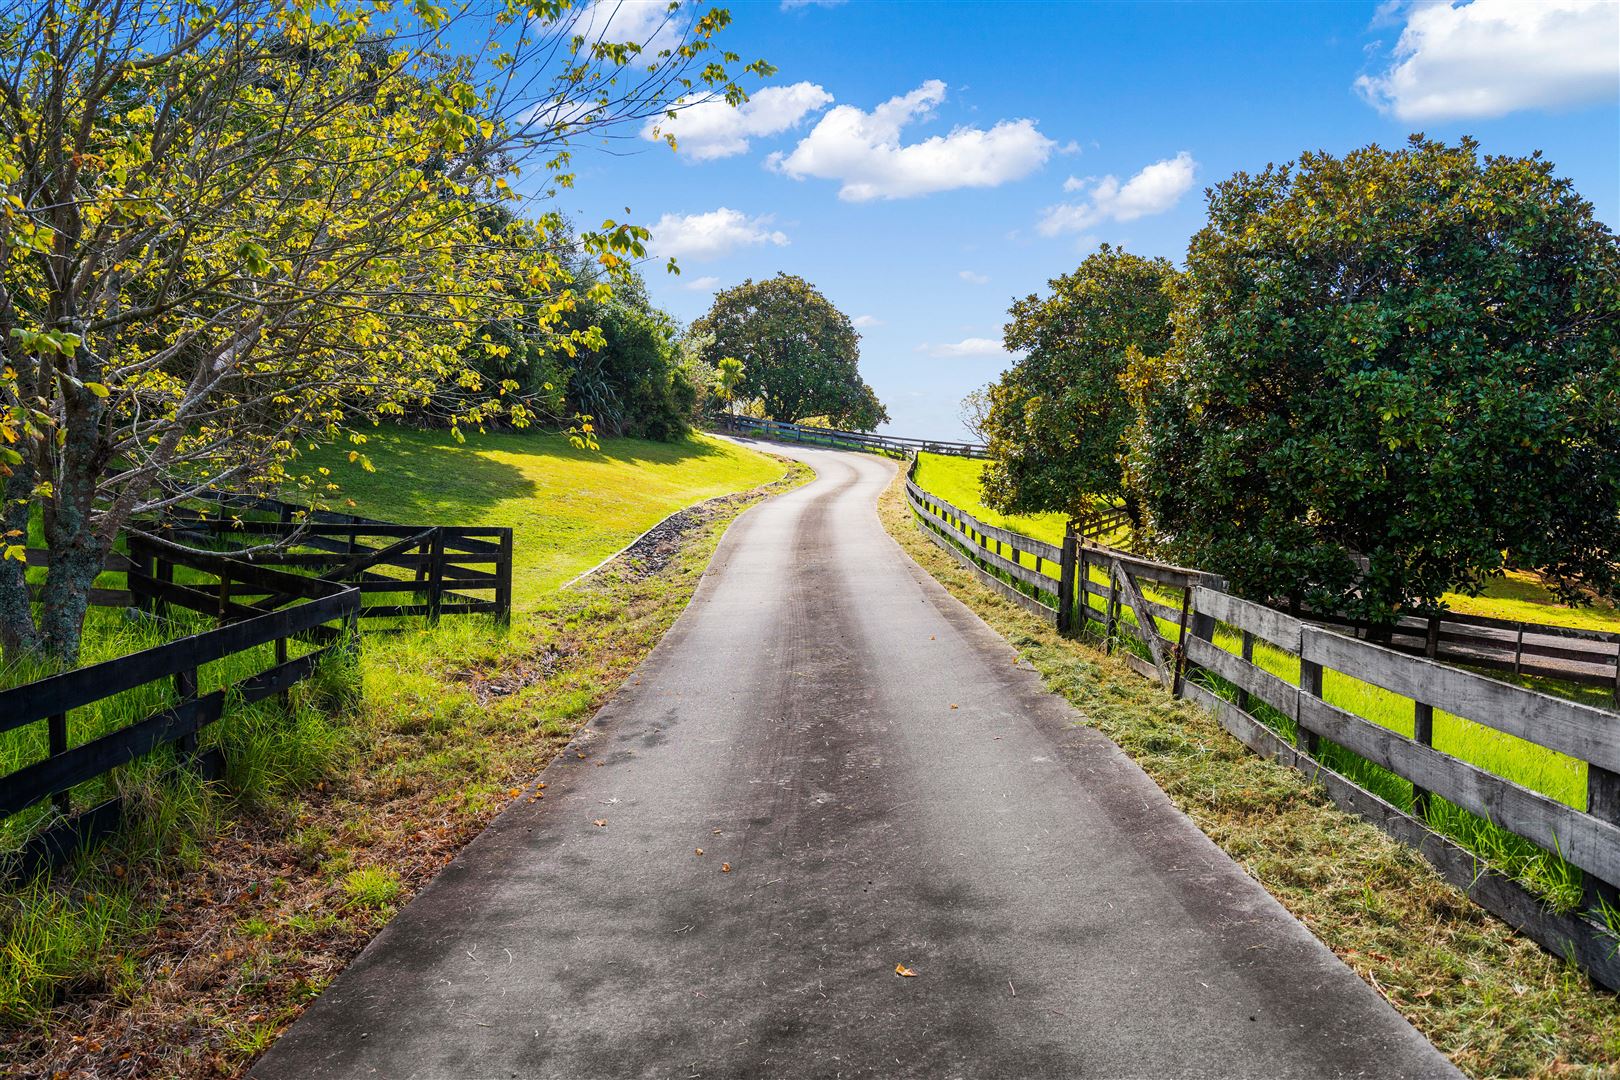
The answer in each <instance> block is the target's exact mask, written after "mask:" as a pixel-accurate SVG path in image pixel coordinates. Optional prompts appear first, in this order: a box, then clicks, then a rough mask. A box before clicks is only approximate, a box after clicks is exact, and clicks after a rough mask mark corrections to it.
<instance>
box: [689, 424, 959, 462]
mask: <svg viewBox="0 0 1620 1080" xmlns="http://www.w3.org/2000/svg"><path fill="white" fill-rule="evenodd" d="M715 423H716V426H717V427H719V428H720V430H722V431H729V432H731V433H732V434H734V435H744V436H747V437H749V438H756V439H782V440H785V441H788V442H802V443H810V444H812V445H817V446H830V447H835V448H841V449H846V450H880V451H886V452H890V453H896V454H913V453H917V452H918V451H922V452H924V453H929V454H951V455H954V456H956V457H969V458H982V457H986V456H988V451H987V449H986V447H985V446H984V444H983V443H972V442H952V441H950V440H944V439H910V438H903V437H901V436H898V435H873V434H872V433H870V432H866V431H841V430H839V429H837V428H823V427H811V426H809V425H806V424H790V423H788V422H787V421H785V420H756V419H755V418H753V417H751V416H730V415H722V416H720V417H719V418H718V419H717V420H716V422H715Z"/></svg>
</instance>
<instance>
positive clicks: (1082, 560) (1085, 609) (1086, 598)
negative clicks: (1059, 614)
mask: <svg viewBox="0 0 1620 1080" xmlns="http://www.w3.org/2000/svg"><path fill="white" fill-rule="evenodd" d="M1074 546H1075V547H1076V548H1078V549H1079V558H1077V559H1076V560H1075V567H1074V577H1075V594H1074V596H1075V604H1076V607H1077V610H1078V612H1079V620H1078V623H1077V625H1076V626H1075V629H1076V630H1077V631H1078V632H1079V633H1080V636H1081V637H1084V636H1085V635H1086V634H1087V633H1088V632H1089V629H1090V626H1091V559H1090V558H1089V557H1088V556H1087V555H1086V538H1085V536H1084V535H1082V534H1080V533H1076V534H1075V537H1074Z"/></svg>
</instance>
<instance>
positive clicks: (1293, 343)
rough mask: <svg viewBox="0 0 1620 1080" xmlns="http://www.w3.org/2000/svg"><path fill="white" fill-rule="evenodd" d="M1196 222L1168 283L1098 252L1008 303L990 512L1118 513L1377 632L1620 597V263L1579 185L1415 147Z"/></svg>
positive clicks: (1241, 201) (1273, 186)
mask: <svg viewBox="0 0 1620 1080" xmlns="http://www.w3.org/2000/svg"><path fill="white" fill-rule="evenodd" d="M1208 199H1209V218H1208V222H1207V223H1206V225H1205V226H1204V228H1203V229H1202V230H1200V231H1199V232H1198V233H1197V234H1196V235H1195V236H1194V237H1193V238H1192V241H1191V243H1190V245H1189V248H1188V252H1187V257H1186V262H1185V264H1184V266H1183V267H1182V268H1180V269H1178V268H1176V267H1174V266H1173V265H1171V264H1170V263H1169V262H1167V261H1166V260H1163V259H1144V258H1140V257H1138V256H1135V255H1131V254H1128V253H1126V252H1124V251H1121V250H1118V249H1114V248H1110V247H1106V246H1105V247H1103V248H1101V249H1100V250H1099V251H1097V252H1096V253H1095V254H1093V255H1091V256H1090V257H1088V258H1087V259H1085V260H1084V261H1083V262H1082V263H1081V265H1080V266H1079V268H1078V269H1076V270H1075V271H1074V272H1073V273H1071V274H1067V275H1064V276H1062V277H1059V278H1056V279H1054V280H1053V281H1052V282H1050V287H1051V291H1050V293H1049V294H1048V295H1046V296H1030V297H1027V298H1025V299H1022V300H1019V301H1018V302H1016V303H1015V304H1014V305H1013V307H1012V310H1011V321H1010V322H1009V323H1008V324H1007V327H1006V344H1007V347H1008V348H1009V349H1010V350H1016V351H1019V352H1021V353H1022V354H1023V355H1022V357H1021V359H1019V360H1018V361H1017V362H1016V363H1014V365H1013V366H1012V367H1011V368H1010V369H1009V370H1008V371H1007V372H1006V373H1005V374H1004V375H1003V376H1002V377H1001V379H1000V380H999V381H998V382H996V383H994V384H992V385H991V386H990V387H989V388H988V397H989V407H988V410H987V412H986V413H985V414H984V415H983V428H984V432H985V435H986V436H987V438H988V441H989V444H990V451H991V455H992V461H991V463H990V464H989V465H988V466H987V468H986V472H985V478H984V495H985V498H986V500H987V502H989V503H990V504H991V505H993V506H996V507H997V508H1000V509H1003V510H1007V511H1034V510H1057V511H1064V512H1067V513H1070V514H1071V515H1075V516H1079V515H1082V514H1084V513H1085V512H1086V508H1087V506H1088V502H1087V500H1086V498H1085V497H1086V496H1087V495H1095V494H1106V495H1111V496H1114V497H1116V498H1118V499H1121V500H1123V501H1124V503H1125V505H1126V507H1127V508H1128V510H1129V511H1130V514H1131V516H1132V519H1133V521H1134V523H1135V526H1136V532H1137V536H1138V538H1139V540H1140V541H1141V542H1142V543H1143V544H1145V545H1147V546H1149V547H1150V548H1151V549H1153V550H1155V551H1157V552H1158V553H1160V554H1162V555H1163V556H1165V557H1167V558H1170V559H1174V560H1178V561H1181V562H1184V563H1187V564H1191V565H1196V566H1198V567H1200V568H1203V569H1207V570H1211V571H1214V572H1216V573H1220V574H1222V575H1224V576H1226V577H1227V578H1228V580H1229V581H1230V582H1231V585H1232V587H1233V588H1234V589H1235V590H1236V591H1238V592H1239V593H1241V594H1244V595H1248V596H1251V597H1255V598H1261V599H1269V600H1282V601H1288V602H1293V603H1298V604H1302V605H1306V606H1309V607H1312V608H1315V609H1319V610H1338V611H1343V612H1348V613H1351V614H1355V615H1359V616H1364V617H1368V618H1371V619H1373V620H1375V621H1381V620H1387V619H1390V618H1392V617H1393V616H1394V615H1395V614H1397V613H1398V612H1400V611H1404V610H1414V609H1417V610H1422V609H1428V608H1432V607H1434V606H1436V605H1438V604H1439V602H1440V598H1441V597H1442V596H1443V595H1444V594H1446V593H1448V592H1452V591H1463V592H1472V591H1477V590H1478V589H1479V588H1480V587H1481V586H1483V585H1484V584H1485V582H1486V581H1488V580H1489V579H1490V578H1491V577H1492V576H1494V575H1496V574H1498V573H1500V572H1502V571H1503V570H1507V569H1528V570H1534V571H1538V572H1539V573H1540V574H1542V575H1543V577H1544V579H1545V580H1546V581H1547V582H1548V583H1549V585H1550V586H1551V587H1552V588H1553V589H1554V590H1555V591H1556V592H1557V593H1558V594H1559V595H1560V597H1561V598H1562V599H1564V600H1566V601H1570V602H1580V601H1582V600H1587V599H1590V598H1592V597H1599V596H1601V597H1614V596H1615V595H1616V593H1617V589H1620V573H1617V560H1620V242H1617V239H1616V237H1615V234H1614V233H1613V232H1612V231H1611V230H1610V229H1609V228H1608V227H1606V226H1605V225H1604V224H1603V223H1601V222H1600V221H1598V220H1596V218H1595V216H1594V213H1593V208H1592V205H1591V203H1589V202H1588V201H1587V200H1586V199H1584V198H1582V197H1581V196H1580V195H1579V194H1578V193H1577V192H1576V191H1575V190H1574V188H1573V187H1572V185H1571V184H1570V182H1569V181H1568V180H1566V179H1562V178H1559V177H1557V176H1555V175H1554V172H1553V166H1552V165H1551V164H1550V163H1549V162H1547V161H1545V160H1543V159H1542V158H1541V156H1540V155H1539V153H1538V154H1535V155H1532V156H1530V157H1520V158H1515V157H1489V156H1485V157H1482V156H1481V155H1480V153H1479V148H1478V145H1477V144H1476V143H1475V142H1473V141H1472V140H1466V139H1465V140H1463V141H1462V142H1460V143H1458V144H1457V145H1454V146H1453V145H1446V144H1443V143H1440V142H1434V141H1429V140H1425V139H1423V138H1422V137H1421V136H1414V137H1413V138H1412V139H1411V140H1410V142H1409V143H1408V145H1406V146H1405V147H1404V148H1401V149H1398V150H1385V149H1382V148H1380V147H1377V146H1369V147H1366V148H1364V149H1361V150H1357V151H1355V152H1352V153H1350V154H1347V155H1345V156H1343V157H1334V156H1332V155H1328V154H1323V153H1307V154H1302V155H1301V156H1300V157H1299V159H1298V160H1297V161H1295V162H1290V163H1288V164H1285V165H1281V166H1277V165H1273V166H1268V167H1267V168H1266V169H1264V170H1263V171H1261V172H1259V173H1256V174H1249V173H1238V174H1237V175H1235V176H1233V177H1231V178H1230V179H1228V180H1226V181H1224V182H1222V183H1220V184H1217V185H1215V186H1214V187H1213V188H1212V189H1210V191H1209V192H1208ZM968 408H969V411H970V412H972V411H973V405H972V403H969V405H968Z"/></svg>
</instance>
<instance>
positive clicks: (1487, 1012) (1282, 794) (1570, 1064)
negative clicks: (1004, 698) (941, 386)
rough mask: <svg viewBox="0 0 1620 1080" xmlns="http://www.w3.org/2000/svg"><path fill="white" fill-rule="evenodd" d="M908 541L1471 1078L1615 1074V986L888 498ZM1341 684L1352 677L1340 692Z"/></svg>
mask: <svg viewBox="0 0 1620 1080" xmlns="http://www.w3.org/2000/svg"><path fill="white" fill-rule="evenodd" d="M879 509H880V513H881V515H882V518H883V521H884V524H885V526H886V527H887V528H888V529H889V531H890V533H891V534H892V535H893V536H894V538H895V540H896V541H897V542H898V543H899V544H900V545H901V547H902V548H904V549H905V550H906V552H907V553H908V554H909V555H910V556H911V557H912V558H913V559H915V560H917V562H918V563H919V564H920V565H921V566H922V567H923V568H924V569H925V570H927V571H928V572H929V573H930V574H932V575H933V576H934V577H935V578H937V579H938V580H939V581H940V582H941V583H942V584H944V585H945V587H946V588H947V589H949V590H950V591H951V592H952V593H953V594H954V595H955V596H956V597H958V598H959V599H960V600H962V601H963V602H964V603H966V604H967V605H968V606H969V607H970V608H972V609H973V610H974V611H975V612H977V613H978V614H979V615H980V616H982V617H983V618H984V619H985V620H986V621H987V622H988V623H989V624H990V626H991V627H992V628H994V629H995V630H996V631H997V632H999V633H1000V634H1002V635H1003V636H1004V637H1005V638H1006V639H1007V640H1008V641H1009V642H1011V644H1012V645H1013V646H1014V647H1015V648H1016V649H1017V650H1018V651H1019V654H1020V656H1021V658H1022V661H1023V662H1024V663H1028V664H1030V665H1032V666H1033V667H1034V668H1035V669H1036V670H1038V671H1039V672H1040V674H1041V675H1042V677H1043V678H1044V679H1045V681H1046V685H1047V687H1048V689H1050V690H1052V691H1053V692H1054V693H1058V694H1061V695H1062V696H1064V697H1065V698H1067V699H1068V700H1069V701H1070V702H1071V703H1073V704H1074V706H1075V707H1076V709H1077V710H1078V712H1079V716H1080V719H1079V721H1078V722H1080V723H1084V724H1088V725H1091V726H1095V727H1096V728H1098V729H1099V730H1100V731H1101V732H1102V733H1103V734H1105V735H1107V736H1108V737H1109V738H1110V739H1112V740H1113V741H1114V742H1115V743H1116V744H1118V745H1119V746H1120V747H1121V748H1122V749H1124V750H1125V752H1126V753H1127V754H1129V755H1130V757H1131V758H1132V759H1133V760H1134V761H1136V762H1137V763H1138V764H1139V765H1140V766H1141V767H1142V768H1143V769H1144V770H1145V771H1146V772H1147V773H1148V775H1150V776H1151V777H1152V778H1153V779H1154V780H1155V781H1156V782H1157V783H1158V784H1159V786H1160V787H1161V788H1163V789H1164V791H1165V793H1166V794H1167V795H1168V796H1169V797H1170V799H1171V800H1172V801H1173V802H1174V803H1175V804H1176V806H1177V807H1179V808H1180V809H1181V810H1182V811H1184V812H1185V813H1186V814H1187V815H1188V816H1189V817H1191V818H1192V820H1193V821H1194V822H1195V823H1196V824H1197V825H1198V827H1199V828H1201V829H1202V830H1203V831H1204V832H1205V833H1206V834H1207V835H1208V836H1209V837H1210V838H1211V839H1212V840H1214V841H1215V843H1216V844H1218V845H1219V846H1220V847H1221V848H1222V849H1223V850H1224V851H1226V852H1227V853H1228V854H1229V855H1230V856H1231V857H1232V858H1233V859H1235V860H1236V861H1237V862H1238V863H1239V864H1240V865H1242V866H1243V867H1244V869H1245V870H1246V871H1248V872H1249V873H1250V874H1251V875H1252V876H1253V877H1254V878H1255V879H1256V880H1257V881H1259V882H1260V883H1261V884H1262V885H1263V886H1265V888H1266V889H1267V890H1269V891H1270V892H1271V893H1272V894H1273V895H1274V896H1276V897H1277V899H1278V900H1279V901H1281V902H1282V904H1283V905H1284V906H1285V907H1286V908H1287V909H1288V910H1289V911H1291V912H1292V913H1293V914H1294V915H1295V916H1296V917H1297V918H1299V919H1300V921H1301V922H1303V923H1304V924H1305V925H1306V926H1307V927H1309V929H1310V930H1311V931H1312V932H1313V933H1314V934H1316V936H1317V937H1319V938H1320V939H1321V940H1322V941H1323V942H1324V943H1326V944H1327V945H1328V947H1329V948H1331V949H1333V951H1334V952H1335V953H1336V954H1338V956H1339V957H1340V958H1341V959H1342V960H1344V962H1345V963H1346V964H1348V965H1350V966H1351V967H1352V968H1353V969H1355V971H1356V972H1357V973H1358V974H1360V975H1361V976H1362V977H1363V978H1364V979H1365V980H1366V981H1367V982H1368V983H1369V984H1370V985H1371V986H1372V987H1374V988H1375V989H1376V990H1377V991H1378V993H1379V994H1380V995H1381V996H1383V997H1384V998H1385V999H1386V1000H1388V1001H1389V1002H1390V1004H1391V1005H1393V1006H1394V1007H1395V1008H1396V1009H1398V1010H1399V1011H1400V1012H1401V1013H1402V1015H1404V1016H1405V1017H1406V1018H1407V1019H1408V1020H1410V1021H1411V1022H1412V1023H1413V1024H1414V1025H1415V1026H1416V1027H1417V1028H1418V1029H1419V1030H1420V1031H1422V1032H1423V1033H1424V1034H1425V1035H1426V1036H1428V1037H1429V1039H1431V1040H1432V1041H1433V1042H1434V1043H1435V1045H1436V1046H1438V1047H1439V1048H1440V1049H1441V1051H1443V1052H1444V1053H1446V1054H1447V1055H1448V1056H1449V1057H1450V1058H1451V1059H1452V1061H1453V1062H1455V1063H1456V1064H1457V1065H1458V1066H1459V1067H1460V1068H1462V1069H1463V1071H1464V1072H1465V1073H1467V1074H1469V1075H1472V1076H1479V1077H1497V1076H1549V1077H1551V1076H1593V1077H1596V1076H1614V1075H1620V998H1617V997H1616V995H1614V994H1611V993H1607V992H1604V991H1601V990H1598V989H1597V988H1595V987H1594V986H1593V985H1592V983H1591V982H1590V980H1588V979H1587V978H1586V976H1585V975H1584V974H1583V973H1582V972H1581V971H1580V970H1579V969H1578V968H1576V967H1574V966H1573V965H1571V964H1567V963H1564V962H1562V961H1560V960H1559V959H1557V958H1556V957H1552V956H1549V955H1548V954H1547V953H1545V952H1543V951H1542V950H1541V949H1540V948H1539V947H1538V946H1536V945H1535V944H1534V943H1533V942H1531V941H1530V940H1529V939H1527V938H1524V937H1522V936H1520V935H1518V934H1517V933H1515V932H1514V931H1513V929H1512V928H1511V927H1509V926H1508V925H1507V924H1505V923H1503V922H1501V921H1499V920H1497V919H1495V918H1492V917H1490V916H1489V915H1487V914H1486V913H1485V912H1484V911H1482V910H1481V909H1480V908H1479V907H1477V906H1476V905H1474V904H1473V903H1472V902H1471V901H1470V900H1469V899H1468V897H1467V896H1465V895H1464V894H1463V893H1462V892H1460V891H1459V890H1458V889H1456V888H1454V887H1452V886H1451V885H1449V884H1447V883H1446V882H1445V881H1444V880H1443V879H1442V878H1441V877H1440V876H1439V874H1438V873H1437V872H1436V871H1435V870H1434V868H1433V867H1432V866H1430V865H1429V864H1428V863H1427V862H1425V861H1424V859H1423V858H1422V856H1421V855H1419V854H1417V853H1416V852H1415V851H1413V850H1412V849H1411V848H1408V847H1406V846H1404V845H1402V844H1400V843H1399V842H1397V841H1395V840H1393V839H1391V838H1390V837H1388V836H1386V835H1384V834H1383V833H1382V832H1380V831H1379V830H1378V829H1377V828H1376V827H1375V826H1373V825H1371V824H1369V823H1367V822H1365V821H1362V820H1360V819H1359V818H1356V817H1354V816H1352V815H1349V814H1346V813H1343V812H1341V811H1340V810H1338V809H1337V808H1336V807H1334V806H1333V804H1332V803H1331V802H1329V801H1328V799H1327V798H1326V796H1325V794H1324V793H1323V792H1322V791H1321V789H1320V788H1318V787H1317V786H1316V785H1314V784H1313V783H1312V782H1311V781H1310V780H1309V779H1308V778H1306V777H1304V776H1303V775H1301V774H1300V773H1298V772H1296V771H1294V770H1292V769H1290V768H1287V767H1285V766H1282V765H1278V764H1276V763H1274V762H1271V761H1269V760H1266V759H1264V758H1262V757H1260V756H1259V755H1256V754H1254V753H1251V752H1250V751H1249V750H1248V749H1247V748H1245V747H1244V746H1243V744H1242V743H1240V742H1238V741H1237V740H1236V739H1234V738H1232V737H1231V736H1230V735H1228V734H1227V733H1226V732H1225V731H1224V730H1223V729H1222V728H1221V727H1220V725H1219V724H1218V723H1217V722H1216V720H1215V719H1214V717H1213V716H1211V715H1210V714H1209V713H1208V712H1206V711H1205V710H1203V709H1201V708H1199V707H1197V706H1196V705H1193V704H1192V703H1190V702H1187V701H1177V700H1175V699H1173V698H1172V697H1171V696H1170V694H1169V693H1168V692H1167V691H1166V690H1164V689H1163V688H1161V687H1160V686H1159V685H1158V684H1157V683H1152V682H1149V681H1147V680H1145V679H1143V678H1141V677H1140V676H1138V675H1137V674H1136V673H1135V672H1133V671H1131V670H1130V669H1128V668H1127V667H1125V666H1124V664H1123V663H1121V662H1120V661H1119V660H1118V659H1117V658H1110V657H1106V656H1104V655H1103V654H1102V652H1101V651H1099V650H1097V649H1095V648H1092V647H1091V646H1089V645H1087V644H1085V643H1082V642H1080V641H1077V640H1074V639H1072V638H1065V637H1062V636H1060V635H1059V634H1058V633H1057V632H1056V631H1055V630H1054V629H1053V628H1052V627H1051V626H1049V625H1046V624H1044V623H1043V622H1041V621H1040V620H1039V619H1037V618H1035V617H1034V616H1033V615H1031V614H1029V613H1028V612H1026V611H1024V610H1023V609H1022V608H1019V607H1017V606H1016V605H1015V604H1013V603H1012V602H1011V601H1009V600H1006V599H1003V598H1002V597H1001V596H999V595H998V594H996V593H993V592H991V591H990V590H988V589H986V588H984V587H983V586H982V585H980V584H979V583H978V582H977V580H976V578H975V577H974V576H973V575H972V574H971V572H970V571H968V570H966V569H965V568H964V567H962V566H961V564H959V563H958V562H956V560H954V559H953V558H951V557H950V556H949V555H947V554H945V553H944V552H943V551H940V550H939V549H938V548H937V547H935V546H934V545H933V544H932V543H930V542H929V541H928V540H927V539H925V538H924V537H923V536H922V535H921V534H920V533H919V532H918V530H917V529H916V527H915V525H914V518H913V517H912V515H911V514H910V513H909V512H908V511H907V507H906V503H905V498H904V493H903V488H902V487H901V486H900V484H899V483H898V482H897V483H896V485H895V486H893V487H891V488H890V489H889V491H888V492H887V493H886V494H885V495H884V496H883V498H882V500H881V502H880V504H879ZM1339 689H1346V688H1339Z"/></svg>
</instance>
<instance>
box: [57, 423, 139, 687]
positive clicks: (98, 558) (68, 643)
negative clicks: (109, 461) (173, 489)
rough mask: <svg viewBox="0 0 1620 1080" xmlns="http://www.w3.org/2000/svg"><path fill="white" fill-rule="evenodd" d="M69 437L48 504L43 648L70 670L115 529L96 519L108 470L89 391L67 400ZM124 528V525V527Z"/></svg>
mask: <svg viewBox="0 0 1620 1080" xmlns="http://www.w3.org/2000/svg"><path fill="white" fill-rule="evenodd" d="M64 397H65V402H64V403H65V405H66V406H67V408H66V410H65V412H66V422H65V424H64V427H65V428H66V429H67V438H66V439H65V440H64V442H63V445H62V450H61V457H60V465H59V467H58V469H57V476H56V485H55V490H54V491H53V492H52V494H51V498H50V499H49V500H47V501H46V503H45V543H46V545H47V546H48V547H49V548H50V549H51V568H50V570H48V571H47V572H46V574H45V588H44V590H43V592H42V593H41V595H40V603H41V609H40V613H39V636H40V645H41V646H42V647H43V649H44V651H45V652H47V653H49V654H50V655H52V656H53V657H55V658H56V659H57V660H59V661H61V662H62V663H64V664H66V665H73V664H77V663H78V662H79V645H80V642H81V639H82V637H83V635H84V616H85V612H86V611H87V610H88V609H89V606H90V589H91V587H92V586H93V585H94V584H95V580H96V575H97V574H99V573H101V566H102V563H103V562H104V561H105V560H106V557H107V551H108V549H109V548H111V546H112V536H113V535H116V525H115V524H114V523H112V522H108V521H103V522H101V523H100V525H101V526H102V527H103V528H104V529H106V530H108V531H109V533H110V535H106V536H103V535H100V534H99V533H98V530H97V524H98V523H97V521H96V519H95V513H94V508H95V498H96V488H97V482H98V480H99V479H100V476H101V471H102V467H103V465H104V457H105V455H104V452H103V448H102V444H101V440H100V437H99V436H100V432H99V431H98V427H99V421H100V417H101V406H100V403H99V402H97V401H96V399H95V398H93V397H91V396H90V395H89V394H88V393H87V392H86V393H81V394H77V395H64ZM120 524H121V523H120Z"/></svg>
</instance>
